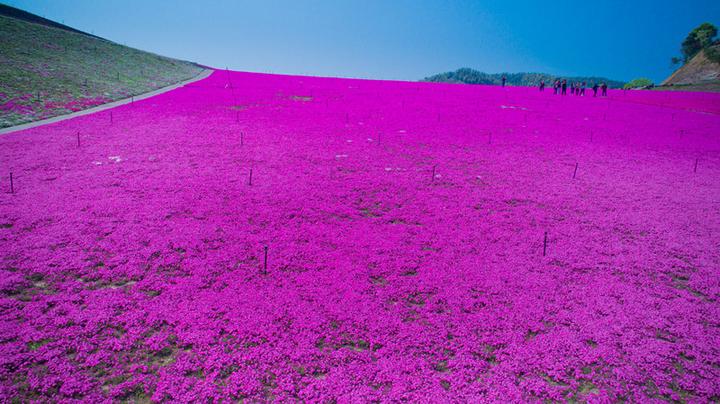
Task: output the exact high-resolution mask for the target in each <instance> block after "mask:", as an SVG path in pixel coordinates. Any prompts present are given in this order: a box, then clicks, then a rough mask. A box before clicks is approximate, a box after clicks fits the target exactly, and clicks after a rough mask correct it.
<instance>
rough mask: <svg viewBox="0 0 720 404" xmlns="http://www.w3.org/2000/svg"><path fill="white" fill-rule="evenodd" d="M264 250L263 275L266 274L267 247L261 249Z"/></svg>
mask: <svg viewBox="0 0 720 404" xmlns="http://www.w3.org/2000/svg"><path fill="white" fill-rule="evenodd" d="M263 250H265V258H264V259H263V275H265V274H267V257H268V246H265V247H263Z"/></svg>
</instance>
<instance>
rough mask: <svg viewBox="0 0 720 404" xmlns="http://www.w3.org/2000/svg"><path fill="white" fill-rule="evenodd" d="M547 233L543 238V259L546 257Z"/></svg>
mask: <svg viewBox="0 0 720 404" xmlns="http://www.w3.org/2000/svg"><path fill="white" fill-rule="evenodd" d="M547 241H548V240H547V232H545V236H544V237H543V257H544V256H545V255H547Z"/></svg>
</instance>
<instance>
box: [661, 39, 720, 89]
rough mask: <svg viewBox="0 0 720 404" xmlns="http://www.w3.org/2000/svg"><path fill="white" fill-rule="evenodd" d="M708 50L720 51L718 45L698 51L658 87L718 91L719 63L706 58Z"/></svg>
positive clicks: (719, 78)
mask: <svg viewBox="0 0 720 404" xmlns="http://www.w3.org/2000/svg"><path fill="white" fill-rule="evenodd" d="M708 52H715V53H716V54H718V53H720V45H714V46H711V47H710V48H709V49H704V50H701V51H700V52H698V53H697V54H696V55H695V56H693V57H692V58H691V59H690V60H689V61H688V62H687V63H685V64H684V65H682V66H681V67H680V68H679V69H677V70H676V71H675V72H674V73H673V74H672V75H670V77H668V78H667V79H665V81H663V82H662V86H661V87H660V88H661V89H668V87H669V86H672V87H673V89H677V90H697V91H720V63H719V62H718V61H714V60H711V58H708ZM715 60H717V57H716V58H715Z"/></svg>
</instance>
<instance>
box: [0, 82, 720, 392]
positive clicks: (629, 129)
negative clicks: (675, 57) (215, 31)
mask: <svg viewBox="0 0 720 404" xmlns="http://www.w3.org/2000/svg"><path fill="white" fill-rule="evenodd" d="M230 83H232V85H233V86H234V87H230V86H229V84H230ZM233 88H241V89H242V91H237V92H236V91H234V90H233ZM700 108H702V109H705V110H707V111H709V112H713V113H703V112H700V111H699V109H700ZM111 111H112V112H113V113H114V119H115V121H114V123H113V124H111V123H110V120H109V116H108V115H109V114H110V112H111ZM111 111H104V112H100V113H94V114H88V115H84V116H80V117H78V118H76V119H69V120H65V121H62V122H58V123H57V124H54V125H43V126H39V127H35V128H31V129H27V130H22V131H17V132H13V133H10V134H7V135H3V136H0V190H1V192H0V302H1V303H2V310H0V341H2V344H1V345H0V347H1V348H2V351H1V352H2V354H0V360H1V361H2V366H0V402H2V403H10V402H20V403H26V402H87V403H103V402H118V403H132V402H135V403H149V402H166V403H171V402H178V403H185V402H213V403H215V402H246V403H260V402H278V403H282V402H330V403H336V402H337V403H345V402H379V403H398V402H431V403H435V402H437V403H454V402H470V403H486V402H489V403H493V402H538V403H539V402H542V403H545V402H571V403H585V402H591V403H592V402H626V401H627V402H637V403H643V402H645V403H647V402H677V403H684V402H689V403H702V402H712V401H713V400H715V399H716V398H717V397H720V372H718V368H717V363H718V357H719V354H718V341H720V269H719V266H718V262H720V249H719V248H718V240H720V221H719V220H717V219H712V218H713V217H715V218H718V217H720V204H718V203H717V201H718V198H717V196H718V195H720V158H718V156H717V152H716V151H717V150H718V148H720V138H719V137H718V136H717V133H719V132H720V114H719V112H720V94H698V93H680V92H678V93H670V92H666V93H658V92H652V91H626V92H624V91H619V90H612V91H610V92H609V94H608V96H607V97H604V98H593V97H556V96H553V95H552V92H548V91H545V92H544V93H541V92H539V91H537V90H536V89H535V88H528V87H510V88H500V87H498V86H471V85H452V84H430V83H409V82H396V81H376V80H350V79H337V78H320V77H302V76H289V75H271V74H256V73H255V74H253V73H240V72H233V71H215V72H214V73H213V74H212V75H210V76H209V77H207V78H205V79H203V80H200V81H198V82H196V83H195V84H193V85H192V86H185V87H181V88H178V89H175V90H173V91H169V92H167V93H164V94H162V95H159V96H157V97H153V98H151V99H145V100H141V101H139V102H136V103H135V104H134V105H122V106H119V107H117V108H113V109H112V110H111ZM78 132H79V134H80V146H77V145H76V143H75V141H76V139H75V136H74V134H75V133H78ZM10 173H14V174H15V176H14V180H15V182H14V185H13V188H12V189H11V186H10V184H9V176H10V175H9V174H10Z"/></svg>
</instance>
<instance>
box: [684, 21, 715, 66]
mask: <svg viewBox="0 0 720 404" xmlns="http://www.w3.org/2000/svg"><path fill="white" fill-rule="evenodd" d="M717 32H718V30H717V27H715V26H714V25H712V24H710V23H709V22H705V23H702V24H700V25H698V26H697V28H695V29H694V30H692V31H690V33H689V34H688V35H687V37H686V38H685V40H684V41H683V42H682V45H681V48H680V51H681V52H682V54H683V60H684V61H685V63H687V62H689V61H690V59H692V58H693V56H695V55H697V53H698V52H700V51H701V50H703V49H707V48H709V47H710V46H711V45H712V44H713V42H714V41H715V37H716V36H717Z"/></svg>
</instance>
